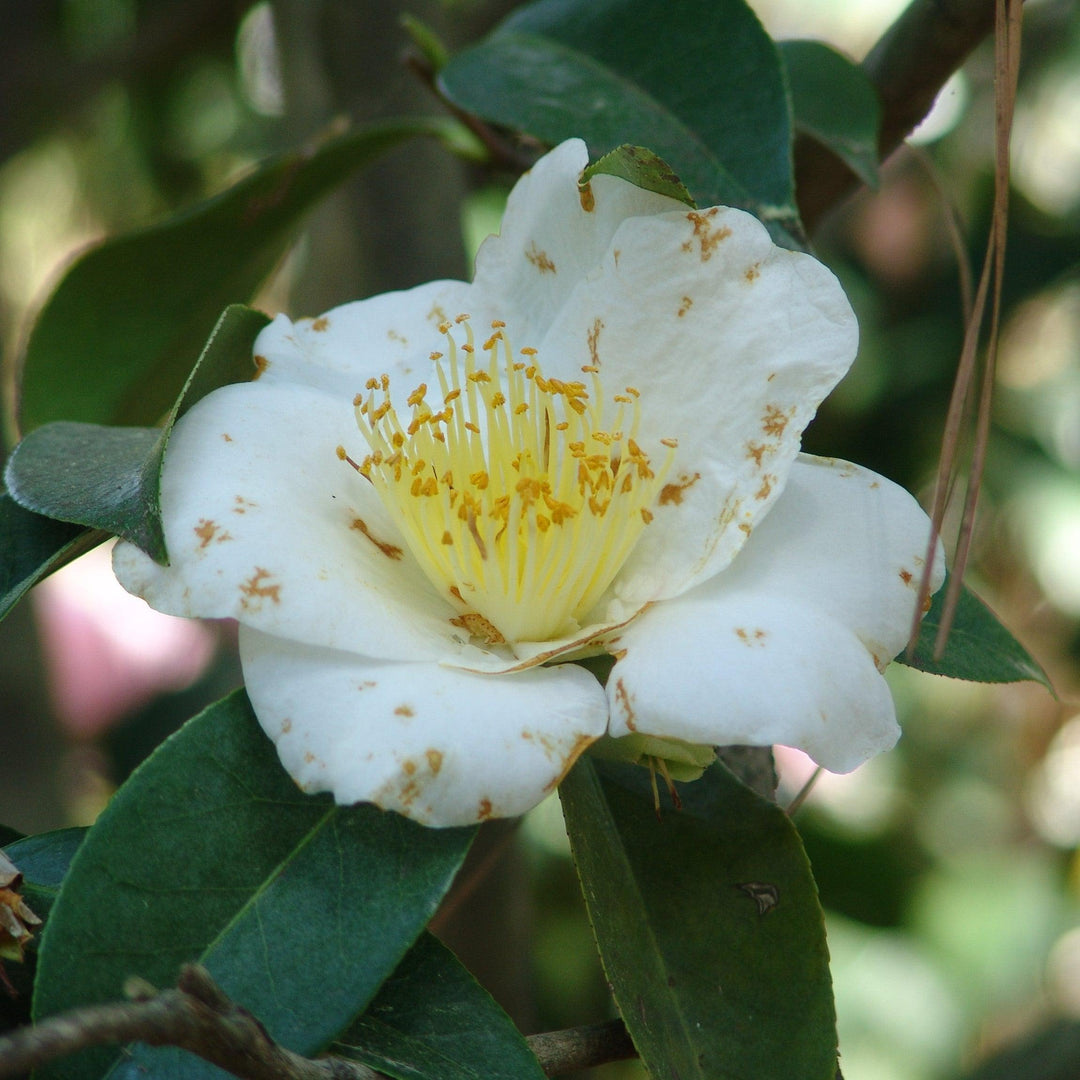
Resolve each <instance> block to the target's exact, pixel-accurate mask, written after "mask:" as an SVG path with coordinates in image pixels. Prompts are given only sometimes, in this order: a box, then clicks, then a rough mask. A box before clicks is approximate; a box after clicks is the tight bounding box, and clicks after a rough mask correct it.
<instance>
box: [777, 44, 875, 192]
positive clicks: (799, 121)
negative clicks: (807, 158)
mask: <svg viewBox="0 0 1080 1080" xmlns="http://www.w3.org/2000/svg"><path fill="white" fill-rule="evenodd" d="M778 47H779V49H780V56H781V57H782V58H783V61H784V64H785V66H786V67H787V74H788V86H789V87H790V89H791V103H792V107H793V110H794V113H795V127H796V129H797V130H798V131H803V132H805V133H806V134H807V135H809V136H811V137H812V138H814V139H816V140H817V141H818V142H820V143H822V144H823V145H825V146H827V147H828V148H829V149H830V150H832V152H833V153H834V154H836V156H837V157H839V158H840V159H841V160H842V161H843V162H844V163H845V164H846V165H847V166H848V167H849V168H850V169H851V171H852V172H854V173H855V175H856V176H858V177H859V179H860V180H862V181H863V183H865V184H868V185H869V186H870V187H872V188H876V187H877V184H878V175H877V170H878V149H877V141H878V128H879V127H880V125H881V103H880V102H879V101H878V96H877V93H876V92H875V90H874V87H873V85H872V84H871V82H870V80H869V79H868V78H867V76H866V73H865V72H864V71H863V69H862V68H861V67H859V65H858V64H856V63H853V62H852V61H851V60H849V59H848V58H847V57H846V56H844V55H843V54H842V53H839V52H837V51H836V50H835V49H832V48H830V47H829V46H828V45H825V44H824V43H823V42H820V41H781V42H779V43H778Z"/></svg>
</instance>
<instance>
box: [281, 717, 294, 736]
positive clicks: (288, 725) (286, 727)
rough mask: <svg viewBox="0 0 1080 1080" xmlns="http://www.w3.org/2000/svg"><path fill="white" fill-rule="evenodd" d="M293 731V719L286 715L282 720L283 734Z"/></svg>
mask: <svg viewBox="0 0 1080 1080" xmlns="http://www.w3.org/2000/svg"><path fill="white" fill-rule="evenodd" d="M290 731H292V721H291V720H290V719H288V717H286V718H285V719H284V720H282V721H281V734H282V735H288V734H289V732H290Z"/></svg>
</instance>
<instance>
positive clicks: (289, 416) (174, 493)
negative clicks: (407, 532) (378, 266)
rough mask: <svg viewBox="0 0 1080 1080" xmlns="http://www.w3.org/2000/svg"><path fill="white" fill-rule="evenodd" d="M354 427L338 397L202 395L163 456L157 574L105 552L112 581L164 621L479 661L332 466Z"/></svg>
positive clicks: (237, 389)
mask: <svg viewBox="0 0 1080 1080" xmlns="http://www.w3.org/2000/svg"><path fill="white" fill-rule="evenodd" d="M355 431H356V425H355V421H354V419H353V413H352V404H351V400H345V401H339V400H338V399H337V398H336V397H335V396H333V395H331V394H326V393H323V392H321V391H319V390H314V389H311V388H309V387H306V386H298V385H281V384H273V383H269V382H268V383H265V384H264V383H262V382H261V381H260V382H257V383H245V384H237V385H233V386H226V387H223V388H222V389H220V390H218V391H216V392H215V393H213V394H210V395H208V396H207V397H206V398H204V399H203V400H202V401H200V402H199V403H198V404H197V405H196V406H195V407H194V408H193V409H192V410H191V411H190V412H189V413H188V414H187V415H186V416H184V417H183V418H182V419H181V421H180V422H179V423H178V424H177V426H176V429H175V431H174V432H173V436H172V439H171V440H170V443H169V449H168V453H167V454H166V458H165V469H164V473H163V476H162V486H161V500H162V519H163V522H164V525H165V540H166V545H167V548H168V552H169V557H170V565H169V566H167V567H162V566H159V565H158V564H157V563H155V562H153V561H152V560H151V559H150V558H148V557H147V556H146V555H145V554H143V552H141V551H139V550H138V549H137V548H135V547H133V546H132V545H130V544H119V545H117V548H116V550H115V553H114V556H113V565H114V569H115V571H116V575H117V577H118V578H119V579H120V582H121V584H122V585H123V586H124V587H125V588H126V589H128V590H129V591H130V592H134V593H136V594H138V595H139V596H142V597H143V598H144V599H145V600H146V601H147V602H148V603H149V604H150V605H151V606H152V607H154V608H157V609H158V610H159V611H163V612H166V613H167V614H171V615H186V616H199V617H203V618H235V619H238V620H239V621H240V622H241V623H245V624H247V625H250V626H254V627H258V628H259V629H261V630H264V631H266V632H267V633H272V634H278V635H280V636H282V637H289V638H293V639H295V640H297V641H302V642H306V643H308V644H311V645H322V646H326V647H329V648H337V649H351V650H354V651H356V652H360V653H364V654H366V655H368V656H377V657H383V658H392V659H397V660H425V659H427V660H438V659H441V658H444V657H446V656H448V655H457V654H461V655H463V656H465V657H466V658H467V657H469V656H472V655H473V654H474V653H476V654H479V652H480V651H479V650H478V649H475V648H473V647H472V646H468V645H463V644H461V643H460V642H459V641H458V640H457V638H458V637H460V631H459V630H457V628H456V627H454V626H453V625H451V623H450V622H449V619H450V618H452V617H454V616H455V615H456V611H455V610H454V609H453V608H452V607H451V606H450V603H449V598H448V597H443V596H441V595H439V594H438V593H437V592H436V590H435V588H434V586H432V584H431V583H430V582H429V581H428V580H427V578H426V577H425V576H424V574H423V573H422V572H421V571H420V569H419V567H418V565H417V564H416V562H415V560H414V559H413V557H412V556H411V554H410V553H409V551H408V549H407V547H406V545H405V544H404V542H403V541H402V540H401V538H400V537H399V536H398V533H397V529H396V527H395V526H394V524H393V523H392V521H391V519H390V517H389V515H388V514H387V513H386V511H385V509H384V508H383V506H382V503H381V502H380V500H379V498H378V496H377V495H376V494H375V493H374V492H373V490H372V489H371V486H370V485H369V484H368V483H367V482H366V481H365V480H363V479H362V478H361V477H360V476H358V475H357V473H356V472H355V470H353V469H352V468H351V467H350V466H349V465H348V464H347V463H345V462H343V461H340V460H339V459H338V457H337V454H336V452H335V450H336V447H337V446H338V445H339V444H340V443H342V442H346V441H347V440H348V436H349V435H350V433H352V432H355ZM479 659H480V660H481V661H482V659H483V657H482V656H480V657H479Z"/></svg>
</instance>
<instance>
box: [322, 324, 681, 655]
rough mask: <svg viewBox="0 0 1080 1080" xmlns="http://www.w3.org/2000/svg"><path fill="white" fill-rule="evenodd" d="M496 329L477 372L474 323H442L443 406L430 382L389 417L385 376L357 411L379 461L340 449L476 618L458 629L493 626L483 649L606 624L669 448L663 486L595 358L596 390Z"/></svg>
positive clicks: (670, 445) (587, 369)
mask: <svg viewBox="0 0 1080 1080" xmlns="http://www.w3.org/2000/svg"><path fill="white" fill-rule="evenodd" d="M455 327H460V328H461V329H459V330H457V329H455ZM491 329H492V331H493V332H492V334H491V335H490V337H488V338H487V340H486V341H485V342H484V344H483V346H482V348H483V350H484V354H485V358H484V363H483V370H478V369H477V366H476V360H475V359H474V357H475V342H474V337H473V332H472V330H471V329H470V327H469V324H468V316H467V315H459V316H458V317H457V318H455V319H454V320H453V321H452V322H444V323H443V324H442V325H441V326H440V331H441V332H442V333H443V334H444V335H445V338H446V346H445V347H444V349H443V350H442V351H441V352H432V353H431V354H430V356H431V360H432V362H433V363H435V364H437V368H436V369H435V373H436V375H437V378H438V380H439V381H438V385H437V391H438V393H439V394H440V395H441V397H442V409H441V411H440V412H433V411H432V409H431V408H430V406H429V405H428V402H427V398H426V395H427V393H428V390H429V386H430V384H428V383H421V384H420V385H419V386H417V387H416V388H415V389H414V390H413V391H412V393H410V394H409V395H408V396H407V397H406V398H405V405H406V406H407V407H409V408H411V409H412V415H411V417H408V416H399V415H398V413H396V412H395V409H394V405H393V403H392V400H391V393H390V377H389V376H387V375H383V376H381V377H380V378H377V379H370V380H368V382H367V384H366V388H367V395H366V397H365V395H357V396H356V398H355V400H354V408H355V412H356V417H357V424H358V426H359V428H360V430H361V432H362V433H363V435H364V436H365V438H366V440H367V442H368V444H369V447H370V449H371V453H370V454H369V455H368V457H367V458H365V459H364V462H363V464H362V465H360V466H357V465H356V463H355V462H353V461H352V459H351V458H349V457H348V455H347V454H346V453H345V450H344V448H339V449H338V451H337V453H338V456H339V458H342V459H343V460H345V461H347V462H348V463H349V464H350V465H352V466H353V467H354V468H357V469H358V471H359V472H361V474H362V475H364V476H365V477H367V479H368V480H369V481H370V483H371V485H372V487H373V488H374V489H375V490H376V492H377V493H378V495H379V497H380V498H381V500H382V502H383V505H384V507H385V508H386V510H387V513H388V514H389V516H390V518H391V519H392V520H393V522H394V524H395V526H396V528H397V530H398V534H399V535H400V536H401V537H402V538H403V542H404V543H405V544H407V545H408V548H409V551H410V552H411V554H412V556H413V557H414V558H415V559H416V560H417V562H418V564H419V565H420V567H421V568H422V569H423V571H424V573H425V574H426V575H427V576H428V578H429V579H430V580H431V582H432V583H433V585H434V586H435V587H436V588H437V589H438V590H439V592H440V593H441V594H442V595H446V594H447V593H449V594H450V596H452V597H454V598H455V601H456V603H457V605H458V607H459V610H460V611H462V612H464V614H465V615H466V616H468V617H470V618H471V619H472V620H473V621H472V623H469V624H455V625H462V627H463V628H464V629H466V630H469V631H470V632H471V633H475V632H474V631H472V630H471V627H472V626H477V627H478V626H481V625H483V626H484V627H486V628H488V630H489V631H491V632H490V633H488V632H487V631H485V633H484V634H482V635H480V639H479V641H478V644H480V645H481V647H483V648H498V647H502V643H503V642H509V643H513V642H517V641H543V640H547V639H549V638H553V637H558V636H561V635H563V634H568V633H574V632H575V631H576V629H577V628H578V627H580V626H582V625H584V624H585V623H586V622H587V621H588V619H589V618H590V617H597V616H596V614H594V613H593V611H592V609H593V608H594V607H595V606H596V604H597V603H598V601H599V600H600V598H601V597H602V596H603V595H604V593H605V592H606V591H607V589H608V588H609V586H610V585H611V583H612V581H613V580H614V578H615V575H616V574H617V573H618V572H619V569H620V567H621V566H622V565H623V564H624V562H625V561H626V559H627V557H628V556H629V554H630V552H631V550H632V549H633V546H634V543H635V542H636V539H637V537H638V536H639V535H640V533H641V531H642V530H643V529H644V528H645V527H646V526H647V525H648V524H649V522H650V521H651V520H652V511H651V510H650V506H652V505H653V504H654V503H655V502H656V501H657V499H658V497H659V494H660V484H661V483H662V477H663V474H664V473H666V471H667V470H668V469H669V468H670V465H671V460H672V457H673V454H672V451H673V449H674V440H665V441H664V445H665V447H667V456H666V459H665V462H664V464H663V466H662V467H659V468H658V469H657V472H659V473H660V474H661V477H660V478H659V479H658V478H657V477H656V476H655V475H654V473H653V470H652V468H651V465H650V461H649V458H648V456H647V455H646V454H645V453H644V451H643V450H642V448H641V447H640V446H639V445H638V443H637V442H636V441H634V439H631V438H628V437H627V436H626V435H625V434H624V432H630V431H633V432H635V433H636V432H638V431H639V430H640V429H641V415H640V402H639V401H638V398H639V396H640V395H639V394H638V393H637V391H636V390H633V389H632V388H628V389H627V390H626V392H625V393H620V394H618V395H616V396H615V398H614V400H612V399H611V398H605V397H604V396H603V387H602V385H601V379H600V373H599V367H598V365H597V364H595V363H588V364H584V365H581V372H582V373H583V374H585V375H588V376H590V378H591V383H590V388H588V389H587V388H586V384H585V383H584V382H581V381H578V380H577V379H576V378H574V379H564V378H561V377H560V374H564V372H560V373H558V374H545V373H544V372H543V371H542V369H541V366H540V363H539V357H538V353H537V351H536V349H534V348H531V347H526V348H524V349H521V350H519V352H518V353H517V354H515V353H514V350H513V348H512V346H511V343H510V340H509V338H508V337H507V336H506V334H505V333H504V331H505V329H506V327H505V324H504V323H503V322H502V321H501V320H498V319H496V320H492V323H491ZM455 335H456V337H455ZM380 390H381V392H382V393H381V394H380V395H379V397H380V399H381V400H379V401H378V402H377V401H376V396H375V392H376V391H380ZM596 450H599V451H600V452H594V451H596ZM343 455H344V456H343ZM387 455H388V456H387ZM455 475H456V476H458V477H460V478H462V481H463V482H462V483H461V484H460V486H456V485H455V482H454V477H455ZM465 478H467V481H466V480H465ZM493 635H494V636H493Z"/></svg>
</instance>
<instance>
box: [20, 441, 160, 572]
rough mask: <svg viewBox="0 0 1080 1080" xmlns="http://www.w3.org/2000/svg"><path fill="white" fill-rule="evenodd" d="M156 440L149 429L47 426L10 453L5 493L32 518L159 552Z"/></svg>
mask: <svg viewBox="0 0 1080 1080" xmlns="http://www.w3.org/2000/svg"><path fill="white" fill-rule="evenodd" d="M160 436H161V432H160V431H158V430H157V428H118V427H102V426H101V425H100V424H76V423H71V422H69V421H66V420H59V421H57V422H55V423H52V424H47V425H46V426H45V427H42V428H38V429H37V430H36V431H31V432H30V434H29V435H27V436H26V438H25V439H23V441H22V442H21V443H19V445H18V446H17V447H16V448H15V449H14V451H12V454H11V458H10V460H9V461H8V466H7V476H6V479H7V482H8V487H9V489H10V491H11V494H12V495H14V496H15V498H16V499H18V500H19V503H20V504H21V505H22V506H24V507H26V509H28V510H33V511H34V512H35V513H38V514H46V515H48V516H49V517H53V518H59V519H60V520H61V521H68V522H75V523H76V524H79V525H87V526H89V527H91V528H95V529H102V530H104V531H105V532H107V533H115V534H116V535H118V536H122V537H124V538H125V539H126V540H130V541H131V542H132V543H134V544H138V545H139V547H141V548H143V549H144V550H146V551H163V550H164V548H165V538H164V536H163V535H162V532H161V514H160V509H159V507H158V502H157V469H156V462H155V461H154V448H155V447H156V446H157V443H158V439H159V438H160Z"/></svg>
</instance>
